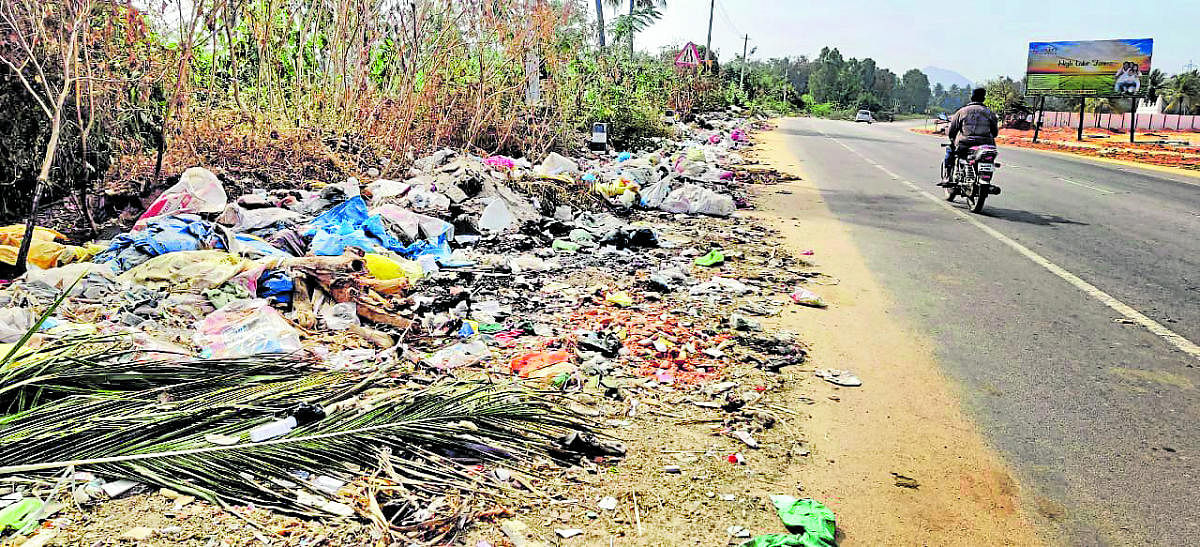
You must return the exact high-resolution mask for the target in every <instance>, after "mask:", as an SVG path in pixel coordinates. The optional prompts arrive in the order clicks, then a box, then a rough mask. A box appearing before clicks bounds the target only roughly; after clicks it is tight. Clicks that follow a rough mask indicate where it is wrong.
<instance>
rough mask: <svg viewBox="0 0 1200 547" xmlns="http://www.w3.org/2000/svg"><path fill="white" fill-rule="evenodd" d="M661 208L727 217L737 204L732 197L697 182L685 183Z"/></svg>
mask: <svg viewBox="0 0 1200 547" xmlns="http://www.w3.org/2000/svg"><path fill="white" fill-rule="evenodd" d="M659 208H660V209H662V210H664V211H667V212H668V213H687V214H702V215H712V216H719V217H727V216H729V215H732V214H733V212H734V210H736V209H737V206H736V205H735V204H734V202H733V198H732V197H729V196H726V195H722V194H718V193H716V192H713V191H712V190H709V189H707V188H704V187H702V186H699V185H696V184H685V185H683V186H682V187H681V188H679V189H678V190H675V191H673V192H671V193H670V195H668V196H667V199H665V200H663V203H662V205H661V206H660V207H659Z"/></svg>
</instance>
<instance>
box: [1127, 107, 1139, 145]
mask: <svg viewBox="0 0 1200 547" xmlns="http://www.w3.org/2000/svg"><path fill="white" fill-rule="evenodd" d="M1129 103H1130V104H1129V143H1130V144H1133V135H1134V134H1135V133H1137V105H1138V99H1137V97H1133V98H1131V99H1129Z"/></svg>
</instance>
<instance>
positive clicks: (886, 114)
mask: <svg viewBox="0 0 1200 547" xmlns="http://www.w3.org/2000/svg"><path fill="white" fill-rule="evenodd" d="M873 116H874V117H875V121H879V122H894V121H896V113H895V112H892V111H890V110H884V111H882V112H876V113H875V114H873Z"/></svg>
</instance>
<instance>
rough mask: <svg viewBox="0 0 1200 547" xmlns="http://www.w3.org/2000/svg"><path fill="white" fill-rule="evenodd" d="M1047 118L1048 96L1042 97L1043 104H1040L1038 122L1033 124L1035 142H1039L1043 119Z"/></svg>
mask: <svg viewBox="0 0 1200 547" xmlns="http://www.w3.org/2000/svg"><path fill="white" fill-rule="evenodd" d="M1045 117H1046V96H1045V95H1042V102H1041V103H1039V104H1038V115H1037V121H1036V122H1034V124H1033V142H1035V143H1036V142H1037V140H1038V133H1039V132H1041V130H1042V119H1043V118H1045Z"/></svg>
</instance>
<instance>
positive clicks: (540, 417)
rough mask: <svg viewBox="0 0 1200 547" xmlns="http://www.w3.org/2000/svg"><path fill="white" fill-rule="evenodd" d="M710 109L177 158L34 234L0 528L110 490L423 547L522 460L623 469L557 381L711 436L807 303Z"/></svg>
mask: <svg viewBox="0 0 1200 547" xmlns="http://www.w3.org/2000/svg"><path fill="white" fill-rule="evenodd" d="M725 118H726V119H715V118H714V119H710V120H701V122H700V124H699V125H698V126H683V125H679V126H677V131H678V132H679V138H677V139H674V140H668V141H666V142H664V143H663V146H662V147H661V148H660V149H658V150H655V151H653V152H651V153H647V154H639V155H634V154H631V153H627V152H622V153H619V154H603V155H595V154H593V155H588V156H583V157H580V158H576V159H572V158H568V157H565V156H562V155H559V154H550V155H549V156H548V157H546V158H544V159H543V160H542V161H540V162H538V163H536V164H535V163H532V162H530V161H528V160H526V159H523V158H508V157H503V156H491V157H478V156H474V155H471V154H468V153H465V152H461V151H455V150H449V149H447V150H441V151H438V152H436V153H434V154H432V155H430V156H427V157H423V158H420V159H417V160H416V161H415V162H413V165H412V167H411V169H409V170H408V172H407V174H406V176H405V177H402V178H401V179H396V180H392V179H382V178H380V179H376V180H373V181H369V182H363V181H359V180H356V179H348V180H344V181H338V182H333V183H330V184H327V185H322V186H319V187H312V188H294V189H286V190H265V189H264V190H253V191H251V192H250V193H247V194H245V195H241V196H229V195H227V194H226V190H225V186H224V185H223V184H222V182H221V180H220V178H219V177H218V176H217V175H216V174H214V173H212V172H210V171H208V170H206V169H204V168H202V167H194V168H191V169H188V170H187V171H185V172H184V173H183V174H182V176H181V177H180V181H179V183H178V184H176V185H175V186H173V187H171V188H169V189H167V190H166V191H165V192H164V193H163V194H162V195H160V196H159V197H158V198H157V199H156V200H155V201H154V202H153V203H152V204H151V205H150V207H148V208H147V210H146V211H145V212H144V214H142V215H141V217H140V218H138V219H137V220H136V222H134V224H133V225H132V226H131V227H130V229H129V230H128V231H126V232H124V233H121V234H119V235H117V236H115V237H113V238H112V239H111V240H108V241H103V242H93V243H89V244H87V245H83V246H71V245H65V244H62V243H59V242H58V241H56V239H61V237H60V236H59V235H58V234H55V233H47V232H48V231H47V232H43V231H42V229H40V228H39V232H38V233H39V235H38V237H37V238H35V245H34V252H33V253H31V257H36V259H35V260H31V263H32V265H33V267H31V269H30V270H29V272H28V273H26V274H25V275H24V276H22V277H20V278H18V279H14V280H12V281H11V282H9V283H7V284H5V285H4V286H3V287H2V288H0V304H2V305H3V309H0V355H3V356H4V357H3V360H2V361H0V409H2V410H0V412H3V413H5V414H7V417H0V476H9V477H16V478H17V480H14V481H12V482H8V483H0V511H3V512H2V513H0V529H2V528H5V527H7V528H10V530H9V531H12V530H15V531H17V532H21V533H29V532H30V531H31V530H33V529H35V528H36V527H37V525H38V522H40V521H42V520H45V519H47V518H50V517H51V516H52V515H53V511H50V510H49V508H50V507H52V506H54V504H56V503H59V502H60V501H59V498H62V497H63V496H66V497H70V498H73V499H74V501H75V502H76V503H78V504H83V505H86V504H89V503H98V502H100V501H103V500H104V499H106V498H109V497H114V496H117V495H119V494H113V493H112V492H111V491H109V490H110V489H105V488H104V486H105V485H109V484H113V483H114V482H115V481H119V480H129V481H133V483H137V484H143V485H146V486H145V487H144V488H148V487H149V485H153V486H154V487H156V488H167V489H170V490H172V491H174V492H179V493H182V495H188V496H195V497H198V498H200V499H204V500H207V501H209V502H211V503H213V504H217V505H220V506H222V507H225V508H231V507H247V506H249V507H256V508H266V509H272V510H275V511H279V512H284V513H288V514H295V515H303V516H309V517H314V516H335V517H357V518H362V519H366V520H368V521H370V522H372V523H374V524H376V525H378V526H379V528H380V529H382V530H383V531H384V532H385V533H386V534H395V535H397V537H404V538H407V539H408V540H412V541H416V540H419V541H437V540H439V538H443V539H444V538H448V537H453V535H454V534H456V533H457V530H458V529H459V528H460V527H461V526H463V525H464V524H465V523H467V522H470V521H471V520H472V518H473V516H477V515H479V514H482V513H485V512H487V511H488V510H489V508H494V506H495V504H494V502H492V503H489V502H487V500H486V499H481V498H487V493H489V492H490V493H499V492H501V491H511V490H512V489H513V488H517V489H519V490H526V491H534V489H533V488H531V487H530V486H529V485H530V484H531V481H532V482H535V481H536V480H537V479H534V478H533V474H532V473H530V474H526V472H527V471H529V469H530V466H532V465H534V462H537V465H539V466H543V467H544V466H545V465H548V462H556V463H555V464H553V465H556V466H558V467H560V468H565V467H571V466H573V465H595V464H596V463H597V462H608V463H609V464H616V463H617V462H619V461H620V460H621V459H622V458H623V457H625V456H626V452H627V449H626V447H625V446H624V445H622V444H621V443H619V442H616V441H614V440H613V439H611V438H609V437H606V436H605V432H604V431H603V430H601V429H600V428H599V425H598V424H599V422H598V421H597V420H595V419H593V415H594V414H590V413H589V412H588V411H586V410H583V411H581V409H580V408H579V407H578V399H576V398H574V395H575V394H581V393H596V394H601V395H603V396H608V397H616V398H620V397H621V396H622V395H621V394H622V393H627V392H630V390H635V391H639V392H655V391H662V390H667V391H672V392H674V391H677V390H678V391H682V392H693V391H694V392H696V393H710V394H711V396H712V397H714V398H717V399H719V404H717V405H716V408H715V410H717V411H720V412H728V413H731V414H730V420H731V423H733V422H736V421H737V420H738V419H739V418H738V417H737V416H736V415H735V414H737V413H738V412H739V411H741V410H742V409H743V408H744V407H745V406H746V405H747V401H746V397H744V396H743V395H737V396H736V397H735V396H734V395H735V392H736V390H734V391H730V392H729V393H725V392H726V391H728V389H727V390H720V391H716V392H715V393H712V392H710V391H705V390H706V389H707V386H711V385H713V384H714V383H717V382H720V381H721V380H722V379H723V376H722V373H723V371H724V370H725V369H726V368H727V367H728V366H729V365H730V364H731V363H735V362H736V363H753V364H754V365H755V366H756V367H758V368H759V369H761V370H762V371H763V373H764V374H770V373H775V372H777V371H778V370H779V369H780V368H782V367H785V366H788V365H794V364H798V363H800V362H802V361H803V359H804V355H805V349H804V346H803V344H801V343H800V342H799V341H797V340H796V338H795V336H794V335H791V334H788V333H780V332H767V331H764V329H763V326H762V320H763V319H764V318H767V317H770V316H773V315H777V314H778V313H780V310H782V309H783V308H784V307H785V306H788V305H795V304H794V303H792V300H794V301H795V302H796V303H800V304H804V305H810V306H818V305H819V306H823V305H824V303H823V302H822V301H821V300H820V297H819V296H817V295H816V294H815V293H814V292H813V291H811V290H809V289H805V288H804V287H801V286H800V285H801V284H804V283H805V282H806V281H818V280H819V274H814V273H812V272H808V271H806V269H805V268H804V267H805V263H804V262H803V260H801V259H799V258H795V257H789V256H786V254H785V253H781V252H777V249H771V248H768V246H767V245H766V236H767V235H768V233H767V231H766V230H765V229H763V228H760V227H757V226H754V225H749V224H745V223H741V222H738V220H737V219H736V218H735V217H733V215H735V213H736V211H737V209H738V208H739V207H747V206H749V201H748V198H747V194H746V191H745V188H744V184H743V183H742V182H739V181H738V180H737V176H736V175H735V173H734V171H732V170H730V169H731V168H732V167H733V166H736V165H739V164H741V163H744V161H745V159H744V158H743V157H742V155H741V153H740V152H739V150H740V149H741V148H742V147H744V146H745V145H746V143H747V141H748V136H747V131H748V130H749V129H750V128H751V127H752V126H753V121H752V120H747V119H744V118H732V117H725ZM22 234H23V227H21V226H14V227H8V228H4V229H0V236H2V237H3V239H2V240H0V243H2V244H3V246H0V260H7V258H6V257H7V254H5V251H4V249H7V246H9V244H10V243H12V242H13V241H19V238H20V236H21V235H22ZM789 295H790V296H789ZM738 397H741V400H740V402H739V400H737V399H738ZM743 429H744V428H743ZM364 477H367V478H368V479H366V480H364ZM48 485H49V486H53V488H48ZM126 490H128V488H127V489H126ZM475 493H482V495H481V496H475V495H473V494H475ZM494 499H495V498H494V497H493V500H494ZM59 524H62V525H63V526H68V525H69V523H59ZM2 533H4V532H3V530H0V534H2Z"/></svg>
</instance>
